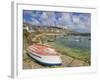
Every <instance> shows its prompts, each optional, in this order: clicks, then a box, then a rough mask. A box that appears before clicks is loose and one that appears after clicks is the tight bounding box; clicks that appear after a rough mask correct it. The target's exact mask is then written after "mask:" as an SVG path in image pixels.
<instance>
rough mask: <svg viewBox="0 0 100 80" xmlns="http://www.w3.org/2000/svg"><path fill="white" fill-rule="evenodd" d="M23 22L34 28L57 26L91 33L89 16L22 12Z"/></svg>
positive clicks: (51, 12)
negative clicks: (34, 26)
mask: <svg viewBox="0 0 100 80" xmlns="http://www.w3.org/2000/svg"><path fill="white" fill-rule="evenodd" d="M23 22H24V23H29V24H32V25H36V26H57V27H64V28H67V29H72V30H74V31H77V32H91V14H90V13H78V12H56V11H37V10H23Z"/></svg>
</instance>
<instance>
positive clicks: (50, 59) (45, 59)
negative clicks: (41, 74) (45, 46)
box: [28, 51, 62, 65]
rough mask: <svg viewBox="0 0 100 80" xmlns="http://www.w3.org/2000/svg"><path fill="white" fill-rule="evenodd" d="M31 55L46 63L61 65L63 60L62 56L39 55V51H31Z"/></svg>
mask: <svg viewBox="0 0 100 80" xmlns="http://www.w3.org/2000/svg"><path fill="white" fill-rule="evenodd" d="M28 54H29V56H31V57H32V58H34V59H35V60H37V61H38V62H40V63H42V64H45V65H61V63H62V61H61V58H60V56H57V55H56V56H43V55H38V54H37V53H33V52H31V51H30V52H29V53H28Z"/></svg>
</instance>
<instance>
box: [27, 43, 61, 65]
mask: <svg viewBox="0 0 100 80" xmlns="http://www.w3.org/2000/svg"><path fill="white" fill-rule="evenodd" d="M27 51H28V55H29V56H31V57H32V58H33V59H35V60H37V61H38V62H39V63H41V64H44V65H48V66H49V65H50V66H52V65H61V64H62V61H61V58H60V56H59V55H58V52H57V51H56V50H55V49H53V48H50V47H48V46H45V45H41V44H33V45H31V46H29V47H28V49H27Z"/></svg>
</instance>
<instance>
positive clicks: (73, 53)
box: [49, 43, 90, 64]
mask: <svg viewBox="0 0 100 80" xmlns="http://www.w3.org/2000/svg"><path fill="white" fill-rule="evenodd" d="M49 45H51V46H52V47H54V48H55V49H56V50H57V51H58V52H59V53H62V54H63V55H67V56H70V57H73V58H76V59H79V60H83V61H85V62H87V63H89V64H90V50H88V49H75V48H69V47H64V46H62V45H60V46H59V45H57V44H55V43H52V44H51V43H50V44H49Z"/></svg>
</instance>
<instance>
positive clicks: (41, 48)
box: [29, 44, 57, 56]
mask: <svg viewBox="0 0 100 80" xmlns="http://www.w3.org/2000/svg"><path fill="white" fill-rule="evenodd" d="M29 50H31V51H32V52H35V53H37V54H40V55H45V56H49V55H57V52H56V50H55V49H53V48H50V47H48V46H45V45H40V44H34V45H31V46H30V47H29Z"/></svg>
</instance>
